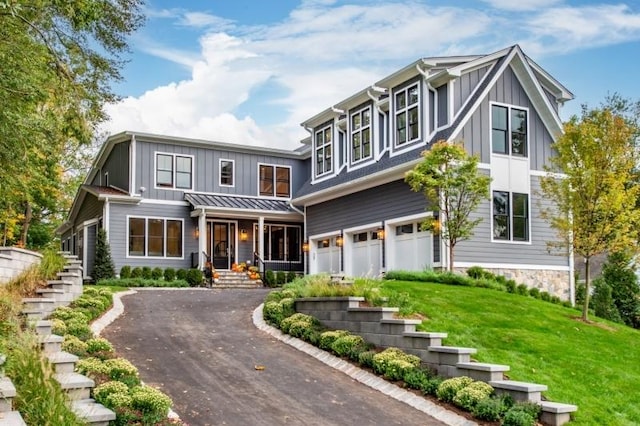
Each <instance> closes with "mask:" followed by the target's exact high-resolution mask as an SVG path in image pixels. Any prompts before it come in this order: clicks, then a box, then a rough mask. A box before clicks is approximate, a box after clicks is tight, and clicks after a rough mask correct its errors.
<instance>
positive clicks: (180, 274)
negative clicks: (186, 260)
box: [176, 269, 187, 281]
mask: <svg viewBox="0 0 640 426" xmlns="http://www.w3.org/2000/svg"><path fill="white" fill-rule="evenodd" d="M176 278H177V279H179V280H185V281H186V280H187V270H186V269H178V270H177V271H176Z"/></svg>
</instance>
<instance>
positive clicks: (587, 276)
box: [582, 257, 591, 321]
mask: <svg viewBox="0 0 640 426" xmlns="http://www.w3.org/2000/svg"><path fill="white" fill-rule="evenodd" d="M590 261H591V259H590V258H589V257H585V258H584V304H583V305H582V320H583V321H588V320H589V293H590V291H591V288H590V286H591V268H590Z"/></svg>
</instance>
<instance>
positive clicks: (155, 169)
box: [153, 151, 196, 192]
mask: <svg viewBox="0 0 640 426" xmlns="http://www.w3.org/2000/svg"><path fill="white" fill-rule="evenodd" d="M158 155H167V156H171V157H172V164H173V170H172V173H173V186H158ZM176 157H184V158H191V187H190V188H176V183H177V180H176V177H177V172H178V168H177V165H176ZM195 168H196V162H195V156H194V155H190V154H178V153H174V152H162V151H155V152H154V153H153V187H154V189H164V190H167V191H183V192H184V191H193V187H194V185H195V177H196V173H195Z"/></svg>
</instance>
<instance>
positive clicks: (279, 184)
mask: <svg viewBox="0 0 640 426" xmlns="http://www.w3.org/2000/svg"><path fill="white" fill-rule="evenodd" d="M259 168H260V170H259V175H260V177H259V178H260V182H259V185H260V195H263V196H266V197H282V198H289V197H291V168H289V167H284V166H272V165H268V164H260V165H259Z"/></svg>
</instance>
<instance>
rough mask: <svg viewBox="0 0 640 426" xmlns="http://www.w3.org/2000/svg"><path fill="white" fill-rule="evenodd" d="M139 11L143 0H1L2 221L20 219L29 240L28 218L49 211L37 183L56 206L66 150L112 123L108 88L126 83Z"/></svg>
mask: <svg viewBox="0 0 640 426" xmlns="http://www.w3.org/2000/svg"><path fill="white" fill-rule="evenodd" d="M141 6H142V0H30V1H24V0H0V62H1V63H2V72H0V98H1V99H2V108H0V164H2V167H0V182H2V186H1V187H0V199H2V200H3V204H4V206H11V209H9V208H8V207H4V206H0V209H4V215H0V216H8V215H9V214H10V213H11V212H14V213H12V214H13V217H11V218H9V219H11V220H6V221H5V223H9V222H11V223H15V222H16V221H18V222H21V226H20V228H21V229H22V233H21V240H22V242H23V243H25V242H26V236H27V231H28V227H29V224H30V219H29V218H30V217H31V218H37V217H38V216H37V215H36V214H35V212H36V211H46V212H48V211H50V210H51V206H42V205H39V204H38V203H39V201H38V200H42V199H43V198H42V197H38V196H37V195H38V194H34V193H32V191H31V190H30V189H31V185H32V184H37V185H38V186H39V187H40V188H39V189H38V190H36V192H38V193H45V194H47V195H48V197H49V198H52V199H53V200H54V201H55V200H56V197H57V194H59V189H60V188H59V186H60V182H61V180H62V173H61V169H60V168H59V167H57V165H59V164H60V162H61V161H62V158H63V155H64V153H65V149H67V148H68V147H78V146H80V145H82V144H85V143H87V142H89V141H90V140H91V138H92V135H93V133H94V131H95V129H96V126H97V125H98V124H99V123H100V122H101V121H103V120H104V119H105V118H106V116H105V113H104V110H103V106H104V104H105V103H108V102H113V101H115V100H116V99H117V97H116V96H115V94H114V93H113V91H112V90H111V87H110V84H111V83H112V82H113V81H117V80H119V79H120V78H121V76H120V67H121V66H122V64H123V60H122V55H123V54H124V53H126V51H127V42H126V40H127V37H128V36H129V35H130V34H131V33H132V32H133V31H135V30H136V29H137V28H138V27H139V26H140V25H141V24H142V22H143V17H142V15H141V12H140V9H141ZM32 177H37V178H38V179H40V180H36V179H35V178H32ZM43 178H45V179H47V181H46V182H45V181H43ZM47 184H51V188H48V189H47V188H43V186H44V185H47ZM25 187H26V189H25ZM52 188H53V189H55V191H50V190H49V189H52ZM54 204H55V203H54ZM18 216H19V217H18ZM13 234H14V235H20V233H18V232H13ZM5 235H7V233H6V232H5Z"/></svg>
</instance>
